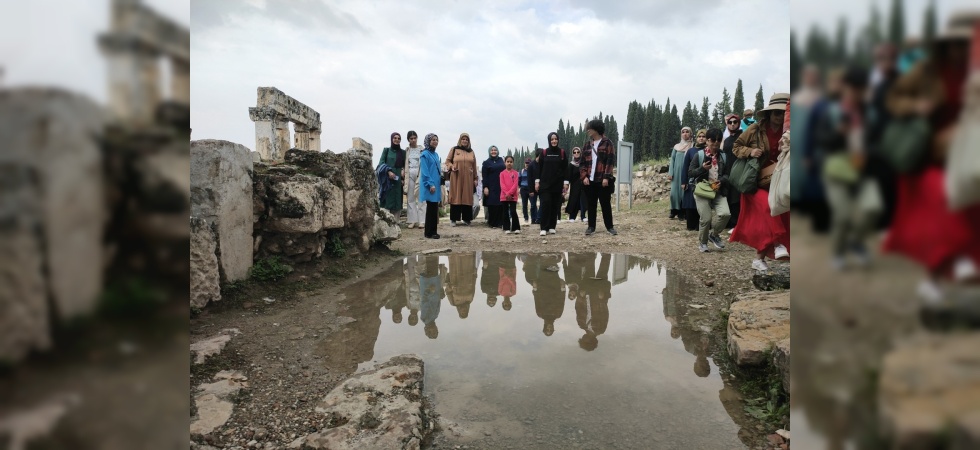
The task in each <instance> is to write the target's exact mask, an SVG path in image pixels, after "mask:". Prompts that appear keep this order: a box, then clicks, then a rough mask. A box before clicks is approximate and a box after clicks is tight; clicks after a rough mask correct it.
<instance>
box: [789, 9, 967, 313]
mask: <svg viewBox="0 0 980 450" xmlns="http://www.w3.org/2000/svg"><path fill="white" fill-rule="evenodd" d="M978 22H980V15H978V14H977V13H975V12H972V13H963V14H954V15H953V16H952V18H951V19H950V22H949V24H948V25H947V27H946V29H945V30H943V32H941V33H940V34H939V35H938V36H937V37H936V38H935V39H934V40H933V41H932V42H930V43H928V45H927V46H926V48H924V49H919V50H918V51H916V52H905V53H904V54H901V55H900V54H899V49H898V48H897V47H896V46H894V45H893V44H889V43H886V44H881V45H880V46H878V47H877V48H876V49H875V53H874V66H873V67H872V69H871V70H870V71H869V70H867V69H863V68H861V67H857V66H854V67H847V68H843V67H842V68H836V69H833V70H830V71H829V72H828V73H827V74H826V75H825V76H824V75H823V74H821V72H820V70H819V69H818V68H817V67H812V66H811V67H807V68H806V69H805V70H804V76H803V88H802V89H801V90H800V91H799V92H798V93H796V94H794V98H793V101H794V104H793V106H795V107H797V108H798V109H799V110H800V113H801V114H800V116H801V117H800V118H804V117H805V120H800V121H797V125H796V126H795V127H796V128H797V129H796V130H794V131H796V133H795V134H798V140H799V141H800V142H803V147H802V148H803V158H801V159H800V171H799V172H798V173H799V175H797V176H796V177H795V178H794V183H793V184H794V189H793V197H794V198H793V200H794V202H796V203H797V204H799V205H801V206H802V208H800V209H802V210H804V211H805V212H807V213H808V214H810V215H811V216H812V217H813V219H814V220H813V224H814V229H815V231H817V232H826V231H829V234H830V242H831V246H832V248H831V255H832V256H831V261H830V263H831V264H832V266H833V267H834V268H835V269H837V270H845V269H846V268H847V267H848V266H849V262H850V261H851V260H852V259H853V260H856V262H857V265H858V266H860V267H863V266H868V265H869V264H871V263H872V261H871V257H870V255H871V252H870V251H869V250H868V247H867V241H868V238H869V237H870V235H871V233H873V232H874V231H875V230H881V231H885V232H886V234H885V236H884V239H883V241H882V248H881V249H882V251H883V252H886V253H895V254H899V255H903V256H905V257H907V258H909V259H911V260H913V261H915V262H917V263H919V264H921V265H922V266H923V267H924V268H925V269H926V271H927V274H928V275H927V278H926V279H925V280H923V281H922V282H921V283H920V284H919V287H918V294H919V296H920V297H921V298H922V299H923V300H924V302H925V303H924V304H925V306H926V308H929V307H930V306H933V305H938V304H940V303H942V302H943V301H944V297H946V292H944V288H943V287H942V285H941V283H942V282H943V281H946V280H949V281H952V284H953V285H956V284H963V283H970V282H976V281H980V270H978V267H980V240H977V239H976V236H975V234H976V233H975V230H976V227H977V226H978V225H980V205H978V204H974V205H972V206H970V205H967V206H965V207H960V208H956V209H954V208H952V207H951V206H950V202H949V198H950V196H951V195H953V194H954V193H955V192H954V191H947V189H949V186H950V185H948V184H947V181H948V180H947V171H948V170H949V169H950V167H949V164H948V156H949V155H950V154H951V152H953V151H954V150H953V145H954V144H953V142H954V141H955V139H954V136H956V135H957V133H958V132H960V131H965V129H963V127H964V126H966V124H965V122H964V120H963V119H962V118H961V116H962V114H963V112H964V111H965V110H966V109H965V108H964V107H965V106H966V105H967V103H968V101H970V100H972V101H973V102H974V103H973V107H975V106H977V105H980V95H978V93H980V90H978V89H975V87H976V86H978V85H980V83H978V82H980V51H978V50H977V47H976V46H978V45H980V28H977V25H976V24H977V23H978ZM971 39H972V44H971ZM971 45H973V46H974V47H973V50H972V51H973V55H974V56H973V58H974V61H973V63H972V68H971V63H970V53H971ZM971 70H972V73H973V75H972V77H973V78H972V79H973V80H974V81H972V83H974V84H973V85H972V86H974V87H973V88H970V87H968V86H970V84H969V83H971V81H969V80H971V78H970V76H971V75H970V73H971ZM821 78H824V79H823V82H821ZM971 89H973V90H971ZM971 93H972V94H971ZM970 95H972V98H970V99H969V100H968V96H970ZM896 143H898V144H899V145H898V146H896ZM913 143H918V145H914V144H913ZM912 145H914V146H912ZM968 145H973V150H975V148H976V145H975V144H968ZM900 146H909V147H908V148H910V149H915V150H916V152H912V153H909V155H911V156H910V157H909V158H905V159H904V161H907V162H906V163H903V160H902V159H897V157H896V154H895V152H897V151H898V148H897V147H900ZM961 150H962V149H961ZM974 153H975V152H974ZM796 186H799V189H796ZM851 257H853V258H851Z"/></svg>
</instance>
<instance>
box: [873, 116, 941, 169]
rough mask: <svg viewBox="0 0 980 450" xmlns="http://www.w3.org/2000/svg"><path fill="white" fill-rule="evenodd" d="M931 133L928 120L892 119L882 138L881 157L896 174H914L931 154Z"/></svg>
mask: <svg viewBox="0 0 980 450" xmlns="http://www.w3.org/2000/svg"><path fill="white" fill-rule="evenodd" d="M929 132H930V129H929V122H927V121H926V119H923V118H912V119H892V121H891V122H890V123H889V124H888V126H886V127H885V132H884V134H883V135H882V137H881V146H880V148H881V155H882V156H883V157H884V158H885V160H886V161H888V164H889V165H891V166H892V168H894V169H895V172H898V173H910V172H914V171H915V170H916V169H918V168H919V167H922V164H923V162H925V161H926V157H927V156H928V154H929Z"/></svg>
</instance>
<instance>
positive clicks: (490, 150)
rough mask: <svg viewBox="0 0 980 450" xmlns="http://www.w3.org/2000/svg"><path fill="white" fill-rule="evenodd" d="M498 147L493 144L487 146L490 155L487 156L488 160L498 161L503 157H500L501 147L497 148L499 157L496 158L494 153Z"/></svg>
mask: <svg viewBox="0 0 980 450" xmlns="http://www.w3.org/2000/svg"><path fill="white" fill-rule="evenodd" d="M496 147H497V146H496V145H491V146H490V147H487V155H490V157H489V158H487V161H493V162H497V159H502V158H501V157H500V149H499V148H497V158H496V159H494V157H493V154H492V153H493V149H494V148H496Z"/></svg>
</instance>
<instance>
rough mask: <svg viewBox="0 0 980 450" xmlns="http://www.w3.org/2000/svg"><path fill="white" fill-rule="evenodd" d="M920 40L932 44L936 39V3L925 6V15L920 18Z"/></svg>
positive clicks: (931, 2) (937, 24) (932, 2)
mask: <svg viewBox="0 0 980 450" xmlns="http://www.w3.org/2000/svg"><path fill="white" fill-rule="evenodd" d="M922 20H923V23H922V39H923V40H924V41H925V42H932V41H933V40H934V39H936V29H937V28H938V26H939V23H938V19H937V18H936V2H935V1H930V2H929V5H928V6H926V13H925V14H923V16H922Z"/></svg>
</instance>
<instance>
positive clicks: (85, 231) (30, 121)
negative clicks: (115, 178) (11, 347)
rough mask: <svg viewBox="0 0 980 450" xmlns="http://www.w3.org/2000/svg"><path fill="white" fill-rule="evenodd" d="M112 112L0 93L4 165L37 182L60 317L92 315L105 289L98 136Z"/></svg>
mask: <svg viewBox="0 0 980 450" xmlns="http://www.w3.org/2000/svg"><path fill="white" fill-rule="evenodd" d="M107 122H108V114H107V112H106V111H105V110H104V109H103V108H102V107H101V106H99V105H98V104H96V103H94V102H93V101H91V100H90V99H88V98H86V97H83V96H80V95H77V94H73V93H69V92H66V91H61V90H56V89H38V88H27V89H18V90H10V91H6V92H3V94H0V136H3V138H4V147H3V151H2V152H0V164H9V165H12V166H22V167H26V168H27V169H28V170H29V171H30V172H31V173H32V176H33V177H34V180H33V181H32V182H33V183H36V186H37V192H38V197H37V201H38V203H37V204H38V208H39V217H40V221H41V225H42V226H41V230H42V239H43V246H42V248H43V249H44V255H43V258H44V264H45V266H46V271H47V280H46V282H47V286H48V292H49V295H50V296H51V298H52V299H53V301H54V305H55V308H56V309H55V312H56V314H57V316H58V317H61V318H71V317H77V316H80V315H85V314H89V313H91V312H92V311H93V310H94V309H95V307H96V302H97V300H98V297H99V294H100V293H101V291H102V288H103V284H104V283H103V271H104V269H105V259H106V255H105V250H104V249H103V247H102V245H103V244H102V241H103V238H104V233H105V226H106V223H107V222H108V218H109V214H108V210H107V207H106V195H105V192H106V189H105V181H104V177H103V166H102V149H101V145H100V142H99V137H100V136H102V135H103V134H104V127H105V125H106V123H107Z"/></svg>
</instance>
